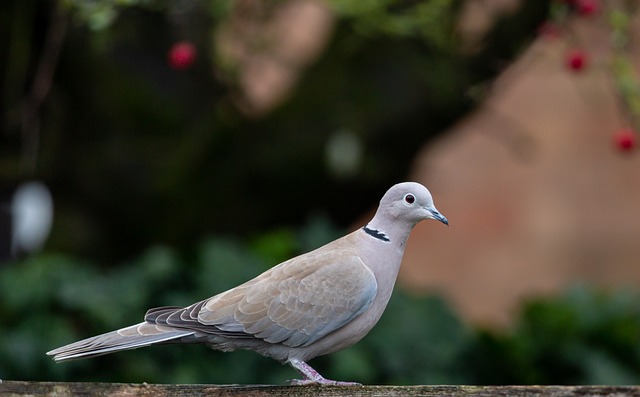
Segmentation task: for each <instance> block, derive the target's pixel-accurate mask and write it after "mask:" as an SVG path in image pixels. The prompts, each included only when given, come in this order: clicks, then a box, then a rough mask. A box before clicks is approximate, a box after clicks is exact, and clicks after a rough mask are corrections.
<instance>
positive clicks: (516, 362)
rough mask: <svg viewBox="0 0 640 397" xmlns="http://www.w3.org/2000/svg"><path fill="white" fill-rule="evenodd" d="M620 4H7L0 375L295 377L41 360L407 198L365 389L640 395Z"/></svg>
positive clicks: (154, 0)
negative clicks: (542, 388) (401, 249)
mask: <svg viewBox="0 0 640 397" xmlns="http://www.w3.org/2000/svg"><path fill="white" fill-rule="evenodd" d="M638 37H640V16H639V10H638V4H637V2H636V1H635V0H626V1H625V0H547V1H525V0H482V1H480V0H424V1H410V0H378V1H370V0H358V1H350V0H285V1H259V0H236V1H231V0H177V1H166V0H164V1H163V0H57V1H56V0H5V1H3V2H1V3H0V53H1V54H2V58H0V87H1V89H0V92H1V96H0V240H1V241H0V261H1V262H0V379H15V380H42V381H45V380H52V381H53V380H58V381H118V382H149V383H283V382H285V381H286V380H287V379H291V378H294V377H296V373H295V372H294V371H293V370H291V369H290V368H288V367H285V366H281V365H279V364H278V363H276V362H274V361H272V360H269V359H266V358H263V357H261V356H259V355H257V354H255V353H251V352H235V353H227V354H225V353H220V352H214V351H210V350H209V349H206V348H204V347H202V346H174V345H167V346H156V347H151V348H146V349H141V350H136V351H130V352H123V353H119V354H115V355H110V356H104V357H100V358H96V359H92V360H85V361H79V362H72V363H68V364H57V365H56V364H54V363H53V362H52V360H51V359H50V358H49V357H47V356H45V352H46V351H48V350H51V349H52V348H55V347H58V346H60V345H63V344H66V343H69V342H72V341H75V340H77V339H81V338H85V337H88V336H92V335H95V334H99V333H103V332H106V331H109V330H112V329H116V328H120V327H122V326H125V325H129V324H131V323H134V322H138V321H140V319H141V317H142V315H143V314H144V312H145V311H146V309H148V308H150V307H154V306H161V305H186V304H190V303H192V302H195V301H197V300H201V299H204V298H206V297H209V296H211V295H214V294H215V293H217V292H220V291H223V290H225V289H227V288H230V287H233V286H235V285H236V284H238V283H240V282H243V281H245V280H247V279H249V278H251V277H253V276H255V275H257V274H258V273H260V272H262V271H264V270H265V269H267V268H269V267H271V266H273V265H275V264H277V263H278V262H280V261H282V260H284V259H287V258H289V257H291V256H293V255H296V254H299V253H302V252H305V251H307V250H310V249H313V248H316V247H318V246H320V245H322V244H323V243H326V242H328V241H330V240H332V239H334V238H336V237H338V236H340V235H342V234H344V233H346V232H348V231H350V230H353V229H355V228H356V227H358V226H360V225H362V224H363V223H365V222H366V221H367V220H368V218H369V217H370V216H371V215H372V213H373V211H374V210H375V208H376V205H377V202H378V201H379V199H380V197H381V196H382V194H383V193H384V192H385V191H386V190H387V189H388V188H389V187H390V186H391V185H392V184H394V183H397V182H400V181H404V180H415V181H418V182H421V183H423V184H425V185H426V186H427V187H428V188H429V189H430V190H431V192H432V193H433V196H434V199H435V202H436V205H437V206H438V209H439V210H440V211H441V212H442V213H443V214H445V215H446V216H447V217H448V219H449V221H450V222H451V227H449V228H444V227H442V225H440V224H437V223H436V222H423V223H421V224H420V225H418V226H417V227H416V229H415V230H414V232H413V234H412V236H411V238H410V241H409V245H408V248H407V252H406V254H405V260H404V263H403V267H402V270H401V274H400V277H399V281H398V286H397V288H396V292H395V294H394V297H393V298H392V301H391V302H390V304H389V307H388V309H387V311H386V313H385V315H384V316H383V318H382V320H381V321H380V323H379V324H378V325H377V326H376V328H374V330H373V331H372V332H371V333H370V334H369V336H367V337H366V338H365V339H364V340H363V341H362V342H360V343H359V344H357V345H356V346H354V347H352V348H350V349H348V350H345V351H343V352H339V353H336V354H333V355H331V356H328V357H321V358H318V359H315V360H314V361H313V362H312V364H313V365H314V367H316V368H317V369H318V370H319V371H320V372H321V373H323V375H325V376H327V377H330V378H335V379H341V380H352V381H358V382H362V383H377V384H459V383H467V384H637V383H640V294H639V293H638V287H639V286H640V244H638V243H639V238H640V211H639V210H638V209H639V207H640V176H639V174H638V172H637V170H638V169H640V157H639V155H638V148H637V138H638V136H637V134H638V133H637V131H638V129H639V128H640V77H639V75H638V72H639V68H640V41H639V40H638Z"/></svg>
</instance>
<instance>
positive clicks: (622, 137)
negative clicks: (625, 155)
mask: <svg viewBox="0 0 640 397" xmlns="http://www.w3.org/2000/svg"><path fill="white" fill-rule="evenodd" d="M636 140H637V135H636V133H635V131H633V130H632V129H630V128H623V129H621V130H619V131H618V132H616V134H615V135H614V143H615V144H616V146H617V148H618V150H620V151H623V152H628V151H630V150H631V149H633V148H635V146H636Z"/></svg>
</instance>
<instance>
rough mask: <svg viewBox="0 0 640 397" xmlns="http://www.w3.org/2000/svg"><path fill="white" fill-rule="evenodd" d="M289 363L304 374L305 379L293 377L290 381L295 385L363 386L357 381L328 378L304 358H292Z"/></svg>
mask: <svg viewBox="0 0 640 397" xmlns="http://www.w3.org/2000/svg"><path fill="white" fill-rule="evenodd" d="M289 364H290V365H291V366H292V367H293V368H294V369H295V370H296V371H298V372H299V373H300V375H302V376H303V378H304V379H292V380H290V381H289V384H290V385H295V386H308V385H321V386H362V385H361V384H360V383H357V382H341V381H337V380H331V379H326V378H324V377H323V376H322V375H320V374H319V373H318V371H316V370H315V369H313V368H312V367H311V366H310V365H309V364H307V363H305V362H304V361H302V360H297V359H291V360H289Z"/></svg>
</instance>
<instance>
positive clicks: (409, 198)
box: [404, 193, 416, 204]
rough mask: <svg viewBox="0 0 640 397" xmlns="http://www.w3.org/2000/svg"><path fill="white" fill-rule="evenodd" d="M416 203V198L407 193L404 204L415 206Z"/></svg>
mask: <svg viewBox="0 0 640 397" xmlns="http://www.w3.org/2000/svg"><path fill="white" fill-rule="evenodd" d="M415 201H416V196H414V195H413V194H411V193H407V194H405V195H404V202H405V203H407V204H413V203H414V202H415Z"/></svg>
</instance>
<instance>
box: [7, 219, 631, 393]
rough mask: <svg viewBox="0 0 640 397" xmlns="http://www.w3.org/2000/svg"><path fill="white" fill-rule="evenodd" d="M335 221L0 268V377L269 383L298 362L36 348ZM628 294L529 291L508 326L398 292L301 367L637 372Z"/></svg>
mask: <svg viewBox="0 0 640 397" xmlns="http://www.w3.org/2000/svg"><path fill="white" fill-rule="evenodd" d="M337 234H338V233H337V232H336V230H335V229H334V228H332V227H331V226H330V225H329V223H328V222H327V221H326V220H324V219H323V218H317V219H314V220H312V221H311V222H310V223H309V224H308V225H307V226H305V227H304V228H302V229H301V230H299V231H297V232H295V231H293V230H289V229H279V230H276V231H274V232H271V233H267V234H265V235H263V236H257V237H254V238H250V239H249V240H248V241H249V242H246V243H245V242H241V241H238V240H234V239H230V238H223V237H212V238H208V239H205V240H204V241H202V243H201V244H199V245H198V247H197V248H196V249H195V250H194V252H193V253H178V252H177V251H175V250H173V249H170V248H167V247H154V248H151V249H149V250H147V251H146V253H145V254H143V255H142V256H141V257H139V258H137V259H136V260H132V261H130V262H127V263H124V264H122V265H120V266H117V267H113V268H110V269H108V270H106V269H101V268H99V267H98V266H96V265H95V264H94V263H89V262H84V261H82V260H78V259H76V258H73V257H69V256H65V255H55V254H41V255H39V256H36V257H32V258H29V259H26V260H24V261H22V262H19V263H13V264H10V265H8V266H5V267H3V268H2V269H1V272H0V318H1V319H2V321H1V322H0V357H2V360H0V379H20V380H59V381H104V382H108V381H117V382H160V383H275V384H282V383H284V382H285V381H286V380H287V379H291V378H294V377H296V376H297V374H296V373H295V372H294V371H293V370H292V369H290V368H289V367H287V366H281V365H279V364H278V363H276V362H274V361H273V360H271V359H268V358H265V357H262V356H260V355H258V354H255V353H253V352H246V351H239V352H233V353H221V352H217V351H212V350H209V349H207V348H205V347H204V346H201V345H164V346H153V347H149V348H145V349H138V350H133V351H128V352H120V353H117V354H112V355H107V356H103V357H98V358H94V359H89V360H81V361H77V362H70V363H63V364H54V363H53V361H52V360H51V358H50V357H48V356H46V355H45V352H46V351H48V350H50V349H52V348H55V347H58V346H61V345H64V344H67V343H70V342H72V341H76V340H79V339H82V338H85V337H89V336H93V335H96V334H99V333H103V332H106V331H110V330H113V329H117V328H120V327H123V326H126V325H129V324H133V323H136V322H138V321H140V320H141V318H142V315H143V314H144V312H145V311H146V310H147V309H148V308H150V307H155V306H163V305H187V304H190V303H193V302H195V301H198V300H200V299H204V298H207V297H209V296H211V295H213V294H215V293H216V292H220V291H224V290H226V289H228V288H230V287H233V286H235V285H237V284H239V283H241V282H243V281H246V280H248V279H250V278H252V277H253V276H255V275H257V274H258V273H260V272H262V271H264V270H265V269H266V268H268V267H270V266H272V265H273V264H275V263H276V262H278V261H280V260H282V259H286V258H288V257H290V256H293V255H295V254H296V253H299V252H301V251H306V250H308V249H312V248H315V247H317V246H319V245H320V244H321V243H323V242H326V241H328V240H331V239H333V238H335V237H336V235H337ZM639 336H640V297H639V296H638V295H636V294H632V293H630V292H628V291H622V292H618V293H604V292H601V291H594V290H590V289H587V288H584V287H582V288H575V289H572V290H570V291H569V292H568V293H567V294H566V295H565V296H562V297H560V298H556V299H549V298H547V299H539V300H534V301H531V302H529V303H527V304H526V305H525V306H524V309H523V312H522V315H521V317H520V319H519V320H518V321H517V324H516V325H515V326H514V327H513V329H511V330H510V331H509V332H507V333H498V332H489V331H480V330H473V329H471V328H470V327H468V326H467V325H465V324H463V323H462V322H461V321H460V320H459V319H458V318H457V317H456V316H455V314H454V313H453V312H452V311H451V310H450V308H449V307H448V306H447V305H446V303H445V302H444V301H443V300H442V299H439V298H436V297H419V296H411V295H408V294H407V293H405V292H403V291H402V290H397V291H396V292H395V293H394V295H393V297H392V299H391V302H390V303H389V306H388V308H387V310H386V312H385V314H384V316H383V317H382V319H381V321H380V322H379V323H378V325H377V326H376V327H375V328H374V329H373V331H372V332H371V333H370V334H369V335H367V337H365V338H364V339H363V340H362V341H360V342H359V343H358V344H356V345H355V346H353V347H351V348H350V349H347V350H344V351H341V352H338V353H335V354H332V355H329V356H325V357H319V358H317V359H315V360H314V361H313V363H312V364H313V365H314V367H315V368H317V369H318V370H319V371H320V372H321V373H322V374H324V375H325V376H328V377H330V378H334V379H345V380H357V381H360V382H364V383H369V384H465V383H466V384H595V383H599V384H636V383H638V382H640V376H639V375H638V372H637V368H638V367H639V366H640V343H639V342H640V340H639Z"/></svg>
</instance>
